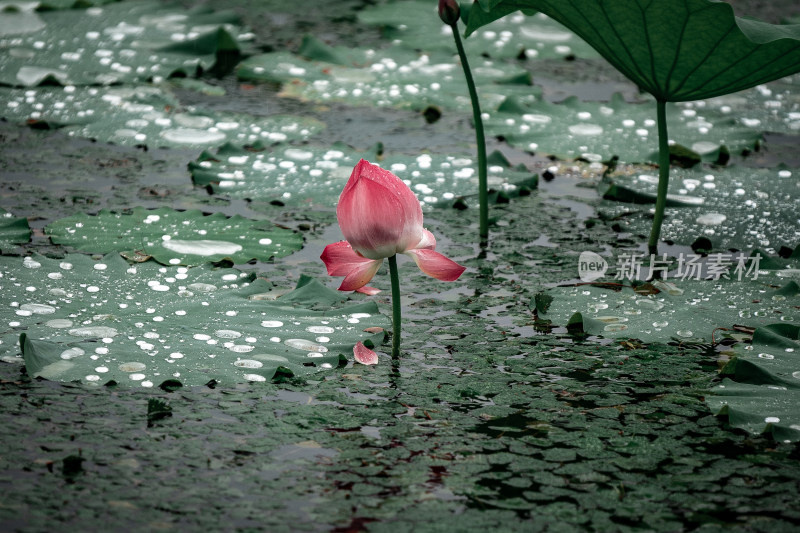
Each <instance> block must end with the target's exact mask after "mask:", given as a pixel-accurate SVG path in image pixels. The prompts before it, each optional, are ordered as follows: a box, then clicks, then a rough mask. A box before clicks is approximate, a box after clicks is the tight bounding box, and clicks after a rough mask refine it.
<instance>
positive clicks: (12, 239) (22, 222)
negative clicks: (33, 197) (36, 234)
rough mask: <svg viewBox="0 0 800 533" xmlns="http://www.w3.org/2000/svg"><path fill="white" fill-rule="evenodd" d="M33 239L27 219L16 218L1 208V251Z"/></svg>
mask: <svg viewBox="0 0 800 533" xmlns="http://www.w3.org/2000/svg"><path fill="white" fill-rule="evenodd" d="M30 239H31V228H30V226H29V225H28V219H27V218H20V217H15V216H14V215H12V214H11V213H9V212H8V211H6V210H5V209H3V208H0V250H2V249H3V248H8V247H10V246H12V245H14V244H21V243H25V242H28V241H29V240H30Z"/></svg>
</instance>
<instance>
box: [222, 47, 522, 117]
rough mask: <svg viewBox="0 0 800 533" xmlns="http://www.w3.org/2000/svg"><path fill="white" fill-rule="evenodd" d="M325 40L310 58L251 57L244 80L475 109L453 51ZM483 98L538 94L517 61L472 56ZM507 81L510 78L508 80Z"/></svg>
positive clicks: (384, 102) (285, 91)
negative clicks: (329, 44)
mask: <svg viewBox="0 0 800 533" xmlns="http://www.w3.org/2000/svg"><path fill="white" fill-rule="evenodd" d="M323 46H324V45H322V44H321V43H320V44H319V45H318V46H315V47H314V48H313V49H312V50H311V51H309V52H307V53H308V54H309V55H310V59H309V58H307V57H300V56H297V55H293V54H290V53H288V52H272V53H269V54H262V55H257V56H253V57H249V58H247V59H246V60H244V61H242V62H241V63H240V64H239V66H238V67H237V70H236V74H237V76H238V77H239V78H240V79H242V80H248V81H269V82H277V83H282V84H283V87H282V92H281V94H282V95H283V96H286V97H291V98H298V99H300V100H309V101H313V102H321V103H329V102H341V103H345V104H348V105H354V106H365V105H370V106H375V107H394V108H404V109H415V110H422V109H424V108H426V107H427V106H438V107H442V108H444V109H455V110H458V111H463V112H468V111H469V110H471V109H472V107H471V103H470V99H469V95H468V92H467V88H466V86H465V85H464V73H463V72H462V71H461V68H460V67H459V66H458V64H457V63H456V62H455V61H454V60H453V58H452V56H451V55H450V54H445V53H441V52H440V53H431V54H427V53H417V52H413V51H411V50H408V49H406V48H403V47H399V46H395V47H391V48H389V49H384V50H377V51H376V50H362V49H345V48H336V49H327V48H323ZM473 63H474V64H473V65H472V73H473V76H474V77H475V83H476V84H478V86H479V92H480V97H481V103H482V105H484V106H485V107H487V108H492V107H495V106H497V105H499V104H500V103H501V102H502V101H503V100H504V99H505V98H506V97H507V96H508V95H509V94H513V95H517V97H518V98H520V99H523V100H532V99H534V98H535V93H536V92H537V91H536V89H534V88H533V87H531V85H530V83H531V82H530V76H529V74H528V73H527V72H526V71H525V70H523V69H521V68H519V67H516V66H512V65H508V64H500V63H496V62H492V61H490V60H488V59H486V58H481V57H476V58H474V60H473ZM503 82H505V83H503Z"/></svg>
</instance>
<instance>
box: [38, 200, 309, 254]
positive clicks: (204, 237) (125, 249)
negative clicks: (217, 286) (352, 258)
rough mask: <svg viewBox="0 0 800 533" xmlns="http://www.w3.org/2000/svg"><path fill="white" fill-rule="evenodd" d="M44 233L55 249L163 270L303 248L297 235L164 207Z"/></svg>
mask: <svg viewBox="0 0 800 533" xmlns="http://www.w3.org/2000/svg"><path fill="white" fill-rule="evenodd" d="M45 231H46V233H47V234H48V235H49V236H50V239H51V240H52V241H53V242H54V243H55V244H63V245H66V246H70V247H72V248H74V249H76V250H80V251H82V252H88V253H98V254H105V253H108V252H112V251H116V252H122V253H124V254H125V255H126V256H127V257H129V258H131V259H136V260H146V259H147V258H149V257H152V258H153V259H155V260H156V261H158V262H159V263H162V264H165V265H198V264H201V263H204V262H207V261H220V260H222V259H229V260H231V261H233V262H235V263H246V262H247V261H250V260H251V259H259V260H262V261H266V260H269V259H270V258H272V257H283V256H285V255H289V254H290V253H292V252H295V251H297V250H299V249H300V248H302V246H303V237H302V236H301V235H300V234H299V233H295V232H293V231H291V230H287V229H283V228H279V227H277V226H273V225H272V224H270V223H265V222H263V221H262V222H258V221H255V220H250V219H247V218H244V217H241V216H239V215H235V216H232V217H230V218H229V217H226V216H225V215H223V214H222V213H213V214H211V215H205V214H203V213H202V212H201V211H199V210H197V209H193V210H189V211H176V210H174V209H170V208H167V207H162V208H159V209H152V210H149V209H144V208H142V207H136V208H134V209H132V210H130V211H124V212H115V211H109V210H105V209H104V210H102V211H100V212H99V213H98V214H96V215H87V214H83V213H80V214H77V215H73V216H70V217H67V218H62V219H59V220H56V221H55V222H53V223H52V224H49V225H48V226H47V227H46V228H45Z"/></svg>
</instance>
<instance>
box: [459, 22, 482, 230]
mask: <svg viewBox="0 0 800 533" xmlns="http://www.w3.org/2000/svg"><path fill="white" fill-rule="evenodd" d="M450 27H451V28H452V30H453V38H454V39H455V41H456V48H457V49H458V57H459V58H460V59H461V68H463V69H464V77H465V78H466V79H467V88H468V89H469V97H470V100H472V119H473V122H474V123H475V141H476V143H477V145H478V201H479V203H480V206H479V211H480V212H479V218H480V238H481V245H482V246H485V245H486V244H487V242H488V240H489V193H488V182H487V177H486V176H487V173H486V138H485V136H484V133H483V119H481V104H480V102H479V101H478V91H477V90H476V89H475V80H473V79H472V71H471V70H470V68H469V61H467V54H466V52H465V51H464V44H463V43H462V42H461V36H460V35H459V34H458V24H457V23H453V24H450Z"/></svg>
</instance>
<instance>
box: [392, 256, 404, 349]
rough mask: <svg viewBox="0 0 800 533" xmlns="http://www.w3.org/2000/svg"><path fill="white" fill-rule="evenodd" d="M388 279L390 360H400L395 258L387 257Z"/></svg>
mask: <svg viewBox="0 0 800 533" xmlns="http://www.w3.org/2000/svg"><path fill="white" fill-rule="evenodd" d="M389 277H390V278H391V280H392V359H394V360H396V359H399V358H400V326H401V324H400V323H401V321H402V310H401V308H400V276H399V275H398V273H397V256H396V255H393V256H391V257H389Z"/></svg>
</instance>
